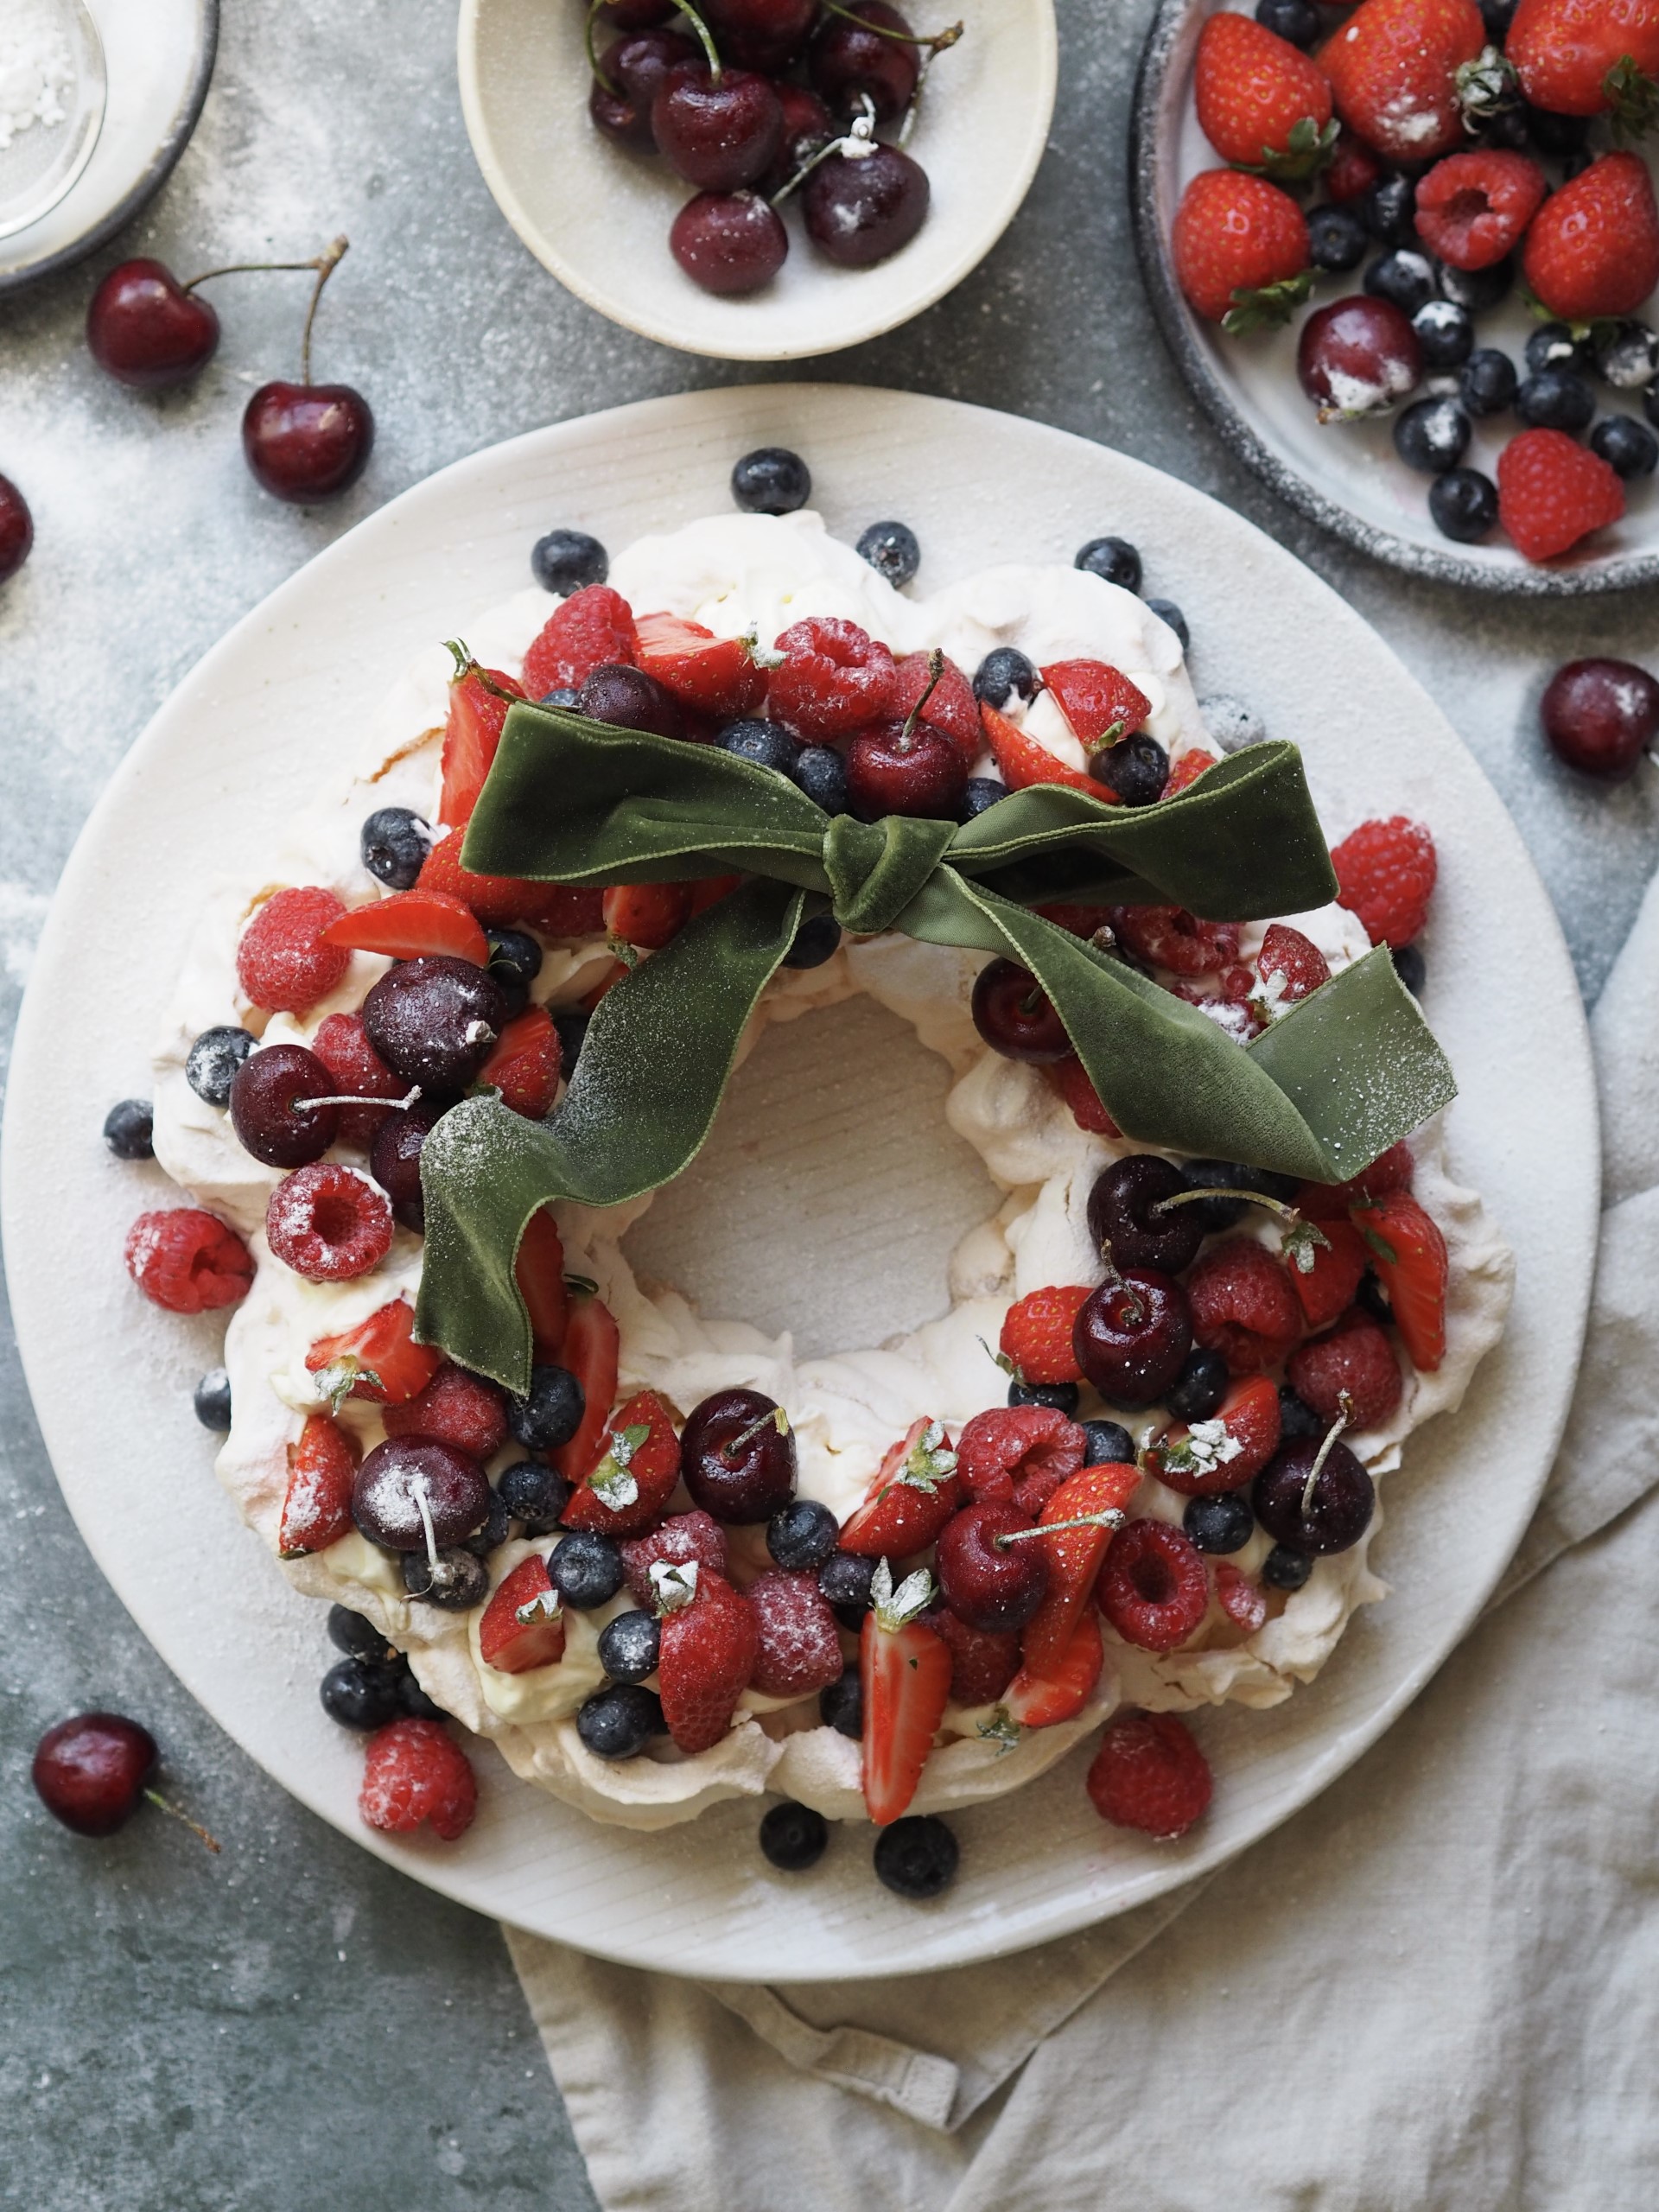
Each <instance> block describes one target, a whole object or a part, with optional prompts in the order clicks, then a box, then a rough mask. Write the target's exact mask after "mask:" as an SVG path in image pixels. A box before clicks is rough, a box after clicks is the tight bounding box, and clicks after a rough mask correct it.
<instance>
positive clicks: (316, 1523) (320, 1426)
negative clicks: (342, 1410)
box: [277, 1414, 357, 1559]
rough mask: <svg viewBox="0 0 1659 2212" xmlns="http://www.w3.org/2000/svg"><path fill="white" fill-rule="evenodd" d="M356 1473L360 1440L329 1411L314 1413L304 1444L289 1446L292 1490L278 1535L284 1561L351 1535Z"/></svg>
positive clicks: (286, 1496)
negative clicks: (328, 1414) (329, 1414)
mask: <svg viewBox="0 0 1659 2212" xmlns="http://www.w3.org/2000/svg"><path fill="white" fill-rule="evenodd" d="M356 1472H357V1442H356V1440H355V1438H353V1436H351V1435H350V1434H349V1433H347V1431H346V1430H345V1429H343V1428H341V1427H340V1424H339V1423H338V1422H337V1421H330V1420H329V1418H328V1416H327V1414H307V1416H306V1421H305V1426H304V1427H303V1428H302V1429H301V1431H300V1434H299V1440H298V1442H297V1443H295V1444H290V1445H289V1447H288V1488H287V1489H286V1490H285V1491H283V1518H282V1526H281V1529H279V1531H278V1534H277V1550H278V1551H279V1552H281V1554H282V1555H283V1558H284V1559H298V1558H300V1557H301V1556H302V1554H304V1553H306V1552H320V1551H325V1550H327V1547H328V1546H329V1545H330V1544H337V1543H338V1542H339V1541H340V1538H341V1537H342V1536H349V1535H351V1533H352V1478H353V1476H354V1475H355V1474H356Z"/></svg>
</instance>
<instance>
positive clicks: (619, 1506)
mask: <svg viewBox="0 0 1659 2212" xmlns="http://www.w3.org/2000/svg"><path fill="white" fill-rule="evenodd" d="M567 1342H568V1338H567ZM583 1426H584V1427H585V1426H586V1422H585V1421H584V1423H583ZM679 1479H680V1440H679V1438H678V1437H677V1435H676V1434H675V1433H674V1417H673V1415H672V1414H671V1413H670V1412H669V1409H668V1407H667V1405H666V1404H665V1403H664V1401H663V1400H662V1399H661V1398H659V1397H658V1395H657V1393H656V1392H655V1391H654V1390H639V1391H636V1392H635V1394H634V1395H633V1396H632V1398H630V1399H629V1400H628V1402H627V1403H626V1405H623V1406H619V1407H618V1408H617V1410H616V1412H615V1413H614V1414H613V1415H612V1417H611V1420H610V1421H609V1423H608V1424H607V1427H606V1428H605V1429H604V1430H603V1432H602V1433H601V1436H600V1439H599V1443H598V1446H597V1448H596V1450H595V1452H594V1462H593V1465H591V1466H590V1467H589V1468H588V1471H587V1473H586V1475H585V1476H584V1477H583V1478H582V1487H581V1488H580V1489H579V1490H575V1491H572V1492H571V1495H570V1503H569V1504H568V1505H567V1506H566V1507H565V1509H564V1511H563V1515H562V1516H560V1517H561V1518H562V1520H563V1522H564V1525H565V1527H566V1528H567V1529H599V1530H601V1532H602V1533H603V1534H604V1535H607V1536H637V1535H639V1534H640V1532H641V1530H642V1529H649V1528H650V1527H651V1526H652V1523H653V1522H657V1521H660V1520H661V1518H662V1516H663V1509H664V1507H665V1506H666V1505H667V1503H668V1500H669V1494H670V1492H671V1491H672V1490H673V1488H674V1485H675V1484H676V1483H677V1482H678V1480H679Z"/></svg>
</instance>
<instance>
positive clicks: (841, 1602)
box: [818, 1552, 875, 1629]
mask: <svg viewBox="0 0 1659 2212" xmlns="http://www.w3.org/2000/svg"><path fill="white" fill-rule="evenodd" d="M874 1578H875V1561H874V1560H873V1559H862V1558H861V1557H860V1556H859V1554H857V1553H856V1552H831V1553H830V1554H829V1558H828V1559H827V1560H825V1561H824V1562H823V1566H822V1567H820V1568H819V1569H818V1587H819V1589H820V1590H821V1591H823V1594H824V1597H825V1599H827V1600H828V1602H829V1608H830V1610H831V1611H832V1612H833V1613H834V1614H835V1617H836V1619H837V1620H838V1621H839V1622H840V1623H841V1624H842V1627H843V1628H853V1629H855V1628H857V1627H859V1626H860V1625H861V1623H862V1621H863V1618H864V1616H865V1614H866V1613H867V1612H868V1611H869V1610H870V1584H871V1582H872V1581H873V1580H874Z"/></svg>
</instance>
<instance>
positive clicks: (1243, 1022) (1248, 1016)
mask: <svg viewBox="0 0 1659 2212" xmlns="http://www.w3.org/2000/svg"><path fill="white" fill-rule="evenodd" d="M1236 972H1237V971H1236V969H1229V971H1228V973H1229V975H1230V976H1231V975H1234V974H1236ZM1163 988H1165V989H1166V991H1167V992H1168V993H1169V995H1170V996H1171V997H1172V998H1177V999H1179V1000H1180V1001H1181V1002H1182V1004H1183V1005H1185V1006H1195V1007H1197V1008H1198V1012H1199V1013H1200V1014H1207V1015H1208V1016H1209V1018H1210V1020H1211V1021H1213V1022H1214V1023H1215V1025H1216V1027H1217V1029H1222V1030H1224V1031H1225V1032H1226V1033H1227V1034H1228V1036H1230V1038H1231V1039H1232V1040H1233V1042H1234V1043H1235V1044H1236V1045H1248V1044H1249V1041H1250V1039H1251V1038H1252V1037H1259V1036H1260V1035H1261V1034H1262V1031H1263V1030H1264V1029H1265V1028H1266V1027H1267V1026H1268V1023H1267V1016H1266V1015H1265V1014H1261V1013H1258V1012H1257V1010H1256V1008H1255V1006H1254V1005H1253V1004H1252V1003H1250V1002H1249V1001H1248V1000H1243V999H1238V998H1235V997H1234V996H1233V995H1232V994H1231V993H1230V991H1229V990H1228V989H1227V988H1226V986H1225V985H1224V986H1223V988H1222V993H1221V995H1220V997H1219V998H1217V996H1216V995H1215V994H1214V993H1213V992H1211V991H1201V990H1199V989H1198V986H1197V985H1196V984H1194V983H1166V984H1165V985H1164V987H1163Z"/></svg>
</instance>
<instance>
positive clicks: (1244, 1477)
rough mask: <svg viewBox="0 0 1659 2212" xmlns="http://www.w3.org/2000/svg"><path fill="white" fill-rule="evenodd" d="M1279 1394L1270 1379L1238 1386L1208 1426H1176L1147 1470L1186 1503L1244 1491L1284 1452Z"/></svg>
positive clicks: (1152, 1452)
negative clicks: (1280, 1447)
mask: <svg viewBox="0 0 1659 2212" xmlns="http://www.w3.org/2000/svg"><path fill="white" fill-rule="evenodd" d="M1279 1428H1280V1416H1279V1393H1278V1391H1277V1390H1276V1389H1274V1386H1273V1384H1272V1383H1270V1382H1269V1381H1268V1378H1267V1376H1265V1375H1250V1376H1245V1377H1244V1379H1243V1381H1242V1382H1238V1383H1234V1385H1233V1387H1232V1389H1230V1390H1229V1391H1228V1393H1227V1395H1226V1396H1225V1397H1224V1399H1223V1400H1222V1402H1221V1404H1220V1405H1219V1407H1218V1408H1217V1410H1216V1412H1215V1413H1214V1414H1212V1415H1211V1418H1210V1419H1209V1420H1208V1421H1194V1422H1193V1423H1192V1427H1188V1426H1187V1424H1186V1423H1185V1421H1176V1422H1175V1423H1174V1425H1173V1427H1170V1428H1167V1429H1166V1430H1165V1432H1164V1433H1163V1434H1162V1435H1161V1436H1160V1438H1159V1439H1158V1440H1157V1442H1156V1443H1155V1444H1150V1445H1148V1446H1147V1451H1146V1454H1145V1458H1146V1463H1147V1466H1148V1467H1149V1468H1150V1469H1151V1470H1152V1472H1153V1473H1154V1475H1156V1476H1157V1478H1158V1479H1159V1481H1160V1483H1165V1484H1167V1485H1168V1487H1169V1488H1170V1489H1171V1490H1173V1491H1179V1494H1180V1495H1181V1497H1218V1496H1219V1495H1220V1493H1221V1492H1222V1491H1228V1490H1240V1489H1242V1488H1243V1485H1244V1484H1246V1483H1248V1482H1250V1481H1252V1480H1253V1479H1254V1478H1255V1476H1257V1475H1259V1474H1260V1473H1261V1471H1262V1468H1263V1467H1265V1466H1266V1465H1267V1464H1268V1460H1269V1459H1272V1457H1273V1455H1274V1452H1276V1451H1277V1450H1278V1449H1279Z"/></svg>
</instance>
